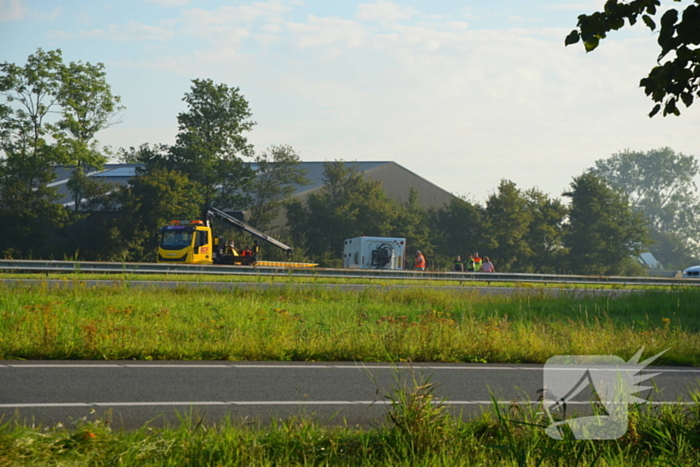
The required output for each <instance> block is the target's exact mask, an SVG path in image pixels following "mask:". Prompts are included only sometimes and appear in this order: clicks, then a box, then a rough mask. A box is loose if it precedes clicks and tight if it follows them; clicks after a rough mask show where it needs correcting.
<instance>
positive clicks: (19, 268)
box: [0, 260, 700, 286]
mask: <svg viewBox="0 0 700 467" xmlns="http://www.w3.org/2000/svg"><path fill="white" fill-rule="evenodd" d="M0 272H4V273H21V272H30V273H44V274H49V273H65V274H75V273H106V274H166V275H168V274H175V275H179V274H207V275H213V274H216V275H239V276H279V277H282V276H284V277H314V278H346V279H371V280H378V281H385V280H396V279H400V280H426V279H430V280H439V281H458V282H462V283H468V282H489V283H490V282H495V283H498V282H517V283H521V284H523V283H524V284H527V283H533V284H535V283H537V284H582V285H583V284H588V285H590V284H598V285H602V284H609V285H622V286H626V285H653V286H700V279H688V278H676V277H674V278H667V277H619V276H576V275H559V274H520V273H502V272H501V273H483V272H437V271H391V270H369V269H328V268H313V269H311V268H309V269H305V268H280V267H269V266H260V267H258V266H224V265H195V264H164V263H106V262H89V261H44V260H0Z"/></svg>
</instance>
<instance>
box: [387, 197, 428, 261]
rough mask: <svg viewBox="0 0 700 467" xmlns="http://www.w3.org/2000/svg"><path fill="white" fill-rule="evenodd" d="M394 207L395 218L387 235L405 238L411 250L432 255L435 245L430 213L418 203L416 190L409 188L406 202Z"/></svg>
mask: <svg viewBox="0 0 700 467" xmlns="http://www.w3.org/2000/svg"><path fill="white" fill-rule="evenodd" d="M396 208H397V215H396V219H395V220H394V222H393V229H392V231H391V233H390V234H389V235H390V236H392V237H401V238H405V239H406V245H408V248H410V249H411V250H420V251H422V252H423V254H424V255H426V256H428V257H431V256H433V255H434V254H435V245H434V242H433V229H432V228H431V223H430V213H429V212H428V211H426V210H425V209H423V207H422V206H421V205H420V204H419V203H418V191H416V190H415V189H413V188H411V189H410V190H409V191H408V200H407V201H406V203H404V204H402V205H397V206H396Z"/></svg>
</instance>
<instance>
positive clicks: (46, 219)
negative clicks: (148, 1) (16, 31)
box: [0, 49, 121, 255]
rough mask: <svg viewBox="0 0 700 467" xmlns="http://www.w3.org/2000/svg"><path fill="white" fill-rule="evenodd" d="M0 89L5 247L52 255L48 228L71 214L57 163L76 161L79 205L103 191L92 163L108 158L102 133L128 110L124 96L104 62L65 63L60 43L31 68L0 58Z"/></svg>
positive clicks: (72, 185)
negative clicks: (58, 184) (57, 184)
mask: <svg viewBox="0 0 700 467" xmlns="http://www.w3.org/2000/svg"><path fill="white" fill-rule="evenodd" d="M0 95H2V96H3V97H4V98H5V102H4V103H2V104H0V151H1V152H0V153H1V159H0V219H2V226H0V230H2V235H0V237H2V240H0V249H2V250H9V249H11V250H13V251H15V252H18V253H19V254H20V255H21V254H28V253H29V252H30V251H32V252H37V253H39V254H47V253H50V252H51V248H50V246H48V245H47V243H48V242H47V239H48V234H49V233H50V232H51V231H52V230H54V229H56V228H60V227H61V226H63V225H64V224H65V223H66V222H67V221H68V220H69V218H68V212H67V210H66V209H65V208H64V207H63V206H61V205H58V204H56V201H57V200H58V199H60V196H58V195H57V192H56V188H54V187H51V186H49V184H50V183H51V182H52V181H53V180H54V178H55V175H54V172H53V167H54V166H56V165H74V166H76V167H75V173H74V174H73V176H72V177H71V179H70V182H69V184H68V188H69V189H70V190H71V191H72V193H73V197H74V204H75V209H76V210H77V209H78V207H80V204H81V201H82V199H83V198H84V197H85V196H87V195H89V194H95V193H97V192H99V191H100V188H99V187H98V186H97V184H96V183H94V181H93V180H89V179H88V178H87V177H86V176H85V170H86V169H87V168H88V167H96V168H99V167H101V166H102V164H103V163H104V162H105V161H106V157H105V156H104V155H102V154H101V153H100V151H99V150H98V148H97V141H95V140H94V136H95V134H96V133H97V132H98V131H99V130H101V129H104V128H106V127H108V126H109V125H110V124H111V119H112V117H113V116H114V115H115V114H116V112H118V111H119V110H120V109H121V107H119V105H118V103H119V97H118V96H114V95H112V93H111V89H110V87H109V85H108V84H107V82H106V79H105V72H104V65H102V64H101V63H98V64H97V65H92V64H90V63H82V62H78V63H75V62H71V63H70V64H69V65H65V64H64V63H63V57H62V54H61V51H60V50H53V51H48V52H44V51H43V50H41V49H39V50H37V52H35V53H34V54H32V55H30V56H29V57H28V59H27V64H26V65H25V66H24V67H21V66H18V65H15V64H11V63H7V62H5V63H3V64H1V65H0ZM56 115H58V117H56ZM101 191H102V192H104V191H105V190H101ZM78 218H79V216H75V215H74V216H72V219H73V220H77V219H78ZM10 220H11V221H10Z"/></svg>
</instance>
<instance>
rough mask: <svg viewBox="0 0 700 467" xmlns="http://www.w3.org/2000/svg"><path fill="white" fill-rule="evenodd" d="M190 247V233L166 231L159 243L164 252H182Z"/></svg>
mask: <svg viewBox="0 0 700 467" xmlns="http://www.w3.org/2000/svg"><path fill="white" fill-rule="evenodd" d="M191 245H192V232H183V231H166V232H163V237H162V239H161V241H160V247H161V248H163V249H164V250H182V249H183V248H187V247H188V246H191Z"/></svg>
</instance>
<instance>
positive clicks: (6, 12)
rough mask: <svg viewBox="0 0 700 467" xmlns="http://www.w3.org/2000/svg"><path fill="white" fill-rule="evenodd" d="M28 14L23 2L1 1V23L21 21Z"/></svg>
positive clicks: (14, 0)
mask: <svg viewBox="0 0 700 467" xmlns="http://www.w3.org/2000/svg"><path fill="white" fill-rule="evenodd" d="M26 14H27V9H26V8H25V7H24V2H23V1H22V0H0V22H4V21H20V20H21V19H23V18H24V16H25V15H26Z"/></svg>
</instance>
